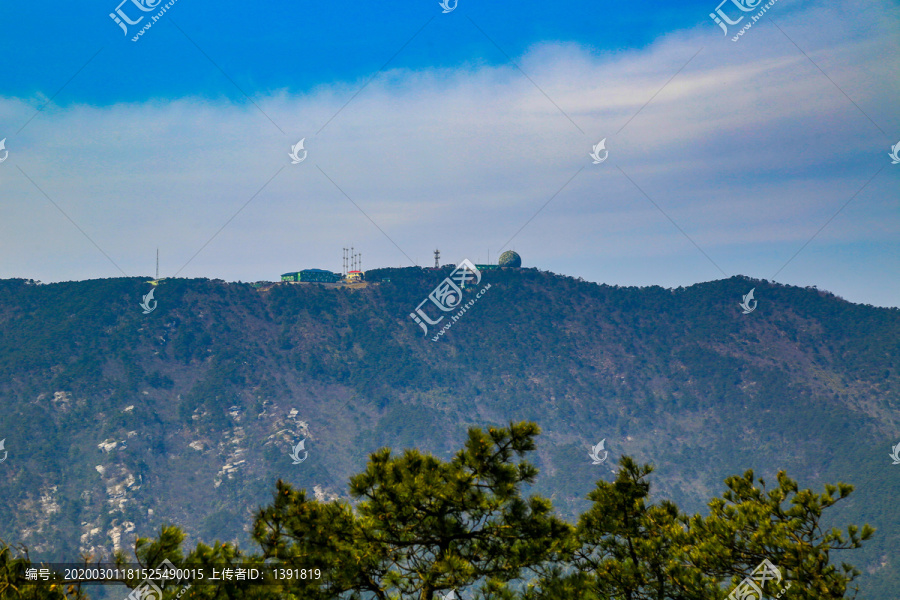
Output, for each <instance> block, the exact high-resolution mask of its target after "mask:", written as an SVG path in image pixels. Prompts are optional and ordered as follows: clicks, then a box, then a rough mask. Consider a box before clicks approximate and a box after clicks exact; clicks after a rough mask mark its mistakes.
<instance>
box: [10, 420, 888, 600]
mask: <svg viewBox="0 0 900 600" xmlns="http://www.w3.org/2000/svg"><path fill="white" fill-rule="evenodd" d="M537 434H538V428H537V426H536V425H535V424H533V423H528V422H521V423H511V424H510V426H509V427H508V428H490V429H488V430H487V431H483V430H481V429H478V428H471V429H470V430H469V436H468V439H467V441H466V443H465V446H464V448H463V449H462V450H460V451H459V452H457V453H456V455H455V456H454V457H453V458H452V459H451V460H449V461H442V460H439V459H437V458H435V457H433V456H430V455H427V454H422V453H420V452H419V451H417V450H407V451H405V452H404V453H403V455H402V456H399V457H394V456H393V455H392V454H391V451H390V450H389V449H387V448H384V449H381V450H379V451H377V452H375V453H373V454H372V455H371V456H370V458H369V462H368V465H367V467H366V469H365V471H363V472H362V473H359V474H358V475H356V476H354V477H352V478H351V480H350V492H351V496H352V497H353V498H354V499H355V500H357V502H356V504H355V505H351V504H349V503H347V502H344V501H331V502H320V501H318V500H311V499H309V498H308V497H307V495H306V492H305V491H304V490H295V489H293V488H292V487H291V486H290V485H288V484H286V483H284V482H283V481H278V483H277V485H276V492H275V498H274V501H273V503H272V504H270V505H269V506H268V507H266V508H264V509H261V510H260V512H259V513H258V515H257V517H256V520H255V522H254V525H253V536H254V539H255V540H256V542H257V543H258V544H259V545H260V547H261V548H262V554H260V555H243V554H242V553H241V552H240V551H239V550H238V549H237V548H236V547H234V546H232V545H230V544H220V543H216V544H215V545H214V546H212V547H209V546H206V545H204V544H202V543H201V544H198V545H197V548H196V550H194V551H193V552H191V553H190V554H189V555H188V556H186V557H183V556H182V553H181V550H180V545H181V543H182V541H183V538H184V535H183V534H182V533H181V532H180V531H179V530H178V529H177V528H174V527H166V528H163V529H162V531H161V532H160V536H159V538H158V540H155V541H150V540H144V539H141V540H139V541H138V543H137V544H136V548H135V554H136V556H137V557H138V560H139V562H141V563H142V564H144V565H154V564H158V563H160V562H161V561H162V560H163V559H166V558H167V559H169V560H171V561H172V562H173V563H174V564H175V565H176V566H177V567H179V566H182V565H184V566H189V565H190V566H193V567H199V566H203V567H205V568H207V569H212V568H216V569H222V568H225V567H234V566H237V565H238V564H240V565H242V566H247V565H253V566H256V567H259V568H262V566H263V565H267V566H269V567H276V568H277V567H279V566H281V567H288V568H297V567H299V568H304V569H318V570H320V572H321V574H322V577H321V578H319V579H305V580H295V581H293V582H288V583H285V582H281V583H280V584H279V585H271V582H270V585H264V586H253V585H248V584H242V583H221V584H218V585H216V584H212V583H210V582H197V583H194V584H192V586H191V588H190V590H189V594H188V595H186V596H185V597H188V598H203V599H207V598H209V599H212V598H220V597H228V598H242V599H243V598H252V599H254V600H256V599H259V600H263V599H266V600H268V599H270V598H271V599H274V598H304V599H310V600H332V599H337V598H349V599H353V600H357V599H361V598H378V599H379V600H388V599H390V600H403V599H410V600H412V599H416V600H432V599H434V598H435V597H436V596H437V595H438V594H440V595H444V594H446V593H447V592H449V591H450V590H463V589H466V588H479V589H480V593H481V596H482V597H483V598H485V599H487V598H490V599H491V600H568V599H570V598H573V597H577V598H581V599H585V600H613V599H615V600H724V599H725V597H726V595H727V594H728V593H729V591H730V590H731V589H732V588H733V586H734V585H737V584H738V583H740V581H741V580H742V579H743V578H744V577H746V576H748V575H749V574H750V573H751V572H752V571H753V570H754V568H756V567H757V565H758V564H759V563H761V562H762V561H763V560H769V561H771V562H773V563H774V564H775V566H776V567H777V568H778V569H779V570H780V572H781V573H782V574H783V580H782V581H781V582H780V583H779V586H780V587H782V588H787V589H786V591H785V593H784V594H783V595H781V596H780V597H781V598H784V599H785V600H814V599H815V600H838V599H844V598H852V597H854V596H852V595H848V594H849V593H850V584H851V583H852V582H853V580H854V578H855V577H856V576H857V575H858V572H857V571H856V570H855V569H854V568H853V567H852V566H850V565H847V564H844V565H841V567H840V569H838V568H837V567H835V566H834V565H832V564H831V552H833V551H834V550H838V549H845V550H846V549H855V548H859V547H860V546H861V545H862V543H863V541H865V540H867V539H869V538H871V536H872V535H873V533H874V532H873V530H872V529H871V528H870V527H868V526H863V527H862V529H859V528H857V527H856V526H853V525H851V526H849V527H848V528H847V534H846V535H844V534H842V533H841V532H840V531H838V530H837V529H834V530H832V531H828V532H826V531H823V530H822V529H821V519H822V516H823V514H824V512H825V511H826V510H827V509H829V508H831V507H833V506H834V505H835V504H836V503H837V502H839V501H841V500H843V499H846V498H847V497H848V496H849V495H850V493H851V492H852V487H851V486H848V485H845V484H838V485H836V486H834V485H827V486H826V489H825V492H824V493H822V494H815V493H814V492H812V491H811V490H808V489H804V490H800V489H799V487H798V486H797V483H796V482H795V481H793V480H791V479H790V478H788V477H787V476H786V475H785V474H784V473H779V475H778V481H779V485H778V487H777V488H776V489H774V490H771V491H766V489H765V482H764V481H762V480H759V481H758V483H759V486H757V483H756V481H755V480H754V477H753V473H752V472H749V471H748V472H747V473H746V474H745V475H744V476H743V477H730V478H728V479H727V480H726V482H725V483H726V486H727V488H728V489H727V490H726V491H725V493H724V494H723V496H722V498H715V499H713V500H712V501H710V503H709V508H710V513H709V514H708V515H706V516H702V515H699V514H697V515H693V516H688V515H686V514H684V513H682V512H681V511H680V509H679V508H678V507H677V506H676V505H675V503H673V502H671V501H668V500H664V501H661V502H659V503H652V502H650V483H649V481H648V479H647V478H648V476H649V475H650V473H651V472H652V471H653V469H652V468H651V467H650V466H649V465H638V464H637V463H636V462H635V461H634V460H633V459H631V458H630V457H627V456H626V457H623V458H622V459H621V460H620V462H619V466H620V468H619V470H618V472H617V475H616V478H615V480H614V481H613V482H606V481H602V480H601V481H598V482H597V486H596V488H595V489H594V490H593V491H592V492H591V493H590V494H589V500H590V501H591V502H592V506H591V508H590V509H589V510H588V511H586V512H585V513H584V514H582V515H581V517H580V519H579V521H578V525H577V527H572V526H570V525H568V524H566V523H565V522H563V521H561V520H560V519H559V518H558V517H556V516H554V515H553V514H552V506H551V503H550V502H549V501H548V500H546V499H544V498H541V497H539V496H528V497H525V496H523V495H522V487H523V486H525V485H528V484H530V483H532V482H533V481H534V480H535V477H536V476H537V469H536V468H535V467H534V466H533V465H532V464H530V463H529V462H527V461H525V460H523V456H524V455H525V453H527V452H530V451H533V450H534V449H535V442H534V439H535V436H537ZM119 560H120V561H124V556H120V557H119ZM134 583H135V582H131V584H132V585H134ZM523 583H526V584H527V585H524V586H523V585H522V584H523ZM766 585H767V586H768V587H767V589H766V591H767V593H770V594H773V595H774V594H776V593H778V592H779V591H780V590H779V589H775V587H774V586H773V585H772V583H771V582H770V583H768V584H766ZM176 587H178V586H169V587H167V588H165V590H164V591H165V597H166V599H167V600H169V599H171V598H174V597H175V596H174V595H173V594H175V593H176V591H175V590H174V588H176ZM0 597H2V596H0Z"/></svg>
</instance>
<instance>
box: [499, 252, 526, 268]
mask: <svg viewBox="0 0 900 600" xmlns="http://www.w3.org/2000/svg"><path fill="white" fill-rule="evenodd" d="M497 264H499V265H500V266H501V267H512V268H514V269H518V268H519V267H521V266H522V257H521V256H519V255H518V254H517V253H515V252H513V251H512V250H507V251H506V252H504V253H503V254H501V255H500V260H499V261H497Z"/></svg>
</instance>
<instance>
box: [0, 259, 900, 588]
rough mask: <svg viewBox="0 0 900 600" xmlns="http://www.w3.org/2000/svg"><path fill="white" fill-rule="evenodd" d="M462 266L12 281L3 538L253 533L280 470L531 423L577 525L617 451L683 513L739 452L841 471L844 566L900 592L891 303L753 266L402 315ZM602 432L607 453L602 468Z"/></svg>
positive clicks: (536, 277) (895, 327) (330, 469)
mask: <svg viewBox="0 0 900 600" xmlns="http://www.w3.org/2000/svg"><path fill="white" fill-rule="evenodd" d="M449 272H450V271H449V270H448V269H442V270H438V271H433V270H424V269H418V268H407V269H378V270H373V271H369V272H368V273H367V278H368V279H369V281H370V283H369V285H368V286H367V287H365V288H359V289H342V288H331V287H326V286H319V285H316V284H293V285H292V284H276V285H273V286H272V287H269V288H268V289H265V287H264V288H259V289H257V288H254V287H253V286H252V285H250V284H244V283H231V284H228V283H225V282H223V281H221V280H203V279H193V280H188V279H170V280H163V281H162V282H161V283H160V285H159V286H157V287H156V288H155V289H156V290H157V291H156V293H155V299H156V300H157V302H158V307H157V309H155V310H154V311H153V312H151V313H150V314H147V315H144V314H143V313H142V310H141V309H140V307H139V306H138V304H139V302H140V299H141V298H142V296H143V295H144V294H146V293H147V291H148V288H147V283H146V279H142V278H117V279H103V280H91V281H84V282H64V283H57V284H45V285H35V284H33V283H29V282H28V281H26V280H3V281H0V348H2V350H0V375H2V378H0V399H2V404H3V406H4V407H5V410H4V411H2V414H0V437H4V436H5V437H6V439H7V442H6V450H7V451H9V453H10V455H9V460H7V461H6V462H5V464H0V493H3V494H4V497H5V498H7V499H8V502H7V503H6V506H5V507H0V538H3V539H5V540H7V541H15V542H22V543H25V544H27V545H29V546H30V547H32V548H33V550H34V551H35V555H36V556H39V557H47V558H57V559H62V558H63V557H66V558H67V559H68V560H67V562H72V561H73V559H74V557H75V556H76V555H77V552H79V551H84V550H93V551H94V552H104V553H108V552H109V551H110V550H112V548H113V546H115V545H118V546H119V547H125V548H127V547H128V544H129V543H130V541H131V540H133V538H134V536H136V535H142V536H147V535H152V533H153V530H154V529H158V527H159V526H160V524H162V523H164V522H175V523H176V524H178V525H180V526H182V527H183V528H184V529H185V530H186V532H187V533H188V535H189V538H188V539H189V542H190V543H196V542H197V541H201V540H202V541H204V542H207V543H209V542H211V541H212V539H213V538H216V537H218V538H219V539H237V540H240V541H242V542H246V539H247V536H246V532H244V531H242V528H243V527H245V526H246V525H247V524H248V523H249V522H250V515H252V513H253V511H254V510H255V509H256V508H257V507H258V506H259V505H261V504H264V503H266V502H268V501H269V500H270V494H271V487H272V485H273V482H274V481H275V479H277V478H283V479H285V480H286V481H291V482H293V483H294V484H295V485H297V486H299V487H307V488H308V489H310V490H316V496H317V497H318V496H321V497H322V498H323V499H324V498H328V497H335V496H337V495H340V496H342V497H344V496H345V495H346V481H347V479H348V478H349V477H350V475H352V474H353V473H355V472H357V471H359V470H360V469H361V468H362V467H363V466H364V463H365V457H366V456H367V455H368V454H369V453H371V452H373V451H375V450H377V449H378V448H379V447H382V446H390V447H392V448H394V449H396V450H398V451H399V450H400V449H401V448H403V447H411V446H416V447H419V448H422V449H423V450H425V451H430V452H432V453H434V454H436V455H438V456H442V455H445V454H446V453H448V452H450V451H452V449H453V448H456V447H458V445H459V443H460V442H461V440H462V439H464V435H465V429H466V427H468V426H470V425H477V426H484V425H489V424H505V423H508V422H511V421H516V420H532V421H534V422H536V423H538V424H539V425H540V426H541V428H542V429H543V431H544V434H543V435H542V436H541V439H540V443H539V445H538V449H537V452H536V456H535V457H534V461H535V463H536V464H537V466H538V467H539V468H540V469H541V475H540V476H539V479H538V481H537V483H536V484H535V490H536V491H538V492H540V493H543V494H545V495H547V496H548V497H553V498H554V505H555V506H556V507H557V509H558V510H559V511H560V513H561V514H563V515H565V516H567V517H571V516H572V515H574V514H576V513H577V512H578V511H579V510H581V509H582V508H583V507H584V506H586V501H585V500H584V496H585V494H586V493H587V491H589V490H590V489H591V487H592V484H593V482H594V481H596V479H597V478H598V477H606V478H609V477H610V476H611V474H610V469H609V465H611V464H614V462H615V460H617V458H618V456H621V455H623V454H628V455H632V456H635V457H636V458H637V459H639V460H646V461H648V462H652V463H654V464H655V465H656V466H657V472H656V477H658V487H657V488H656V489H657V491H658V493H659V497H670V498H672V499H674V500H676V501H677V502H679V504H683V505H684V506H685V507H686V508H687V509H690V510H695V509H698V508H702V503H703V502H704V501H705V500H707V499H708V498H710V497H712V496H715V495H718V493H720V491H721V489H722V485H721V482H722V480H723V479H724V477H725V476H727V475H732V474H737V473H742V472H743V471H744V470H746V469H747V468H755V469H756V470H757V471H759V472H760V473H765V474H766V475H767V476H769V475H770V474H774V473H775V472H776V471H777V470H779V469H786V470H787V471H788V473H789V474H790V475H791V476H794V477H797V478H799V479H800V481H801V484H802V485H806V486H817V485H821V484H822V483H824V482H826V481H827V482H832V481H836V480H844V481H847V482H848V483H853V484H855V485H856V486H857V492H856V493H855V494H854V497H852V498H851V501H850V502H848V503H847V505H846V506H845V507H842V508H841V510H840V511H837V512H836V514H835V516H836V518H837V517H840V518H842V519H844V520H849V521H853V522H860V523H861V522H866V521H867V522H870V523H872V524H873V525H875V526H876V527H877V528H878V530H879V531H878V533H877V534H876V537H875V538H874V539H873V540H872V541H871V542H870V543H869V544H868V546H869V547H868V548H864V549H863V550H860V551H857V553H856V554H854V556H853V558H852V561H853V562H855V563H856V564H857V565H858V566H860V567H861V568H862V570H863V571H864V572H865V573H866V576H865V577H864V579H862V580H861V584H862V585H863V588H864V590H867V591H868V592H869V593H868V595H867V596H866V597H871V598H879V597H883V598H885V599H886V600H887V598H888V597H887V596H885V595H884V594H887V592H888V591H889V590H891V589H897V588H896V587H892V586H900V581H898V579H897V574H896V571H897V570H898V569H897V567H896V565H895V564H892V563H893V561H892V560H891V559H890V558H889V550H888V548H890V547H891V544H893V543H896V542H898V541H900V537H898V534H897V532H898V531H900V527H898V525H900V517H897V516H894V515H892V514H890V508H889V506H890V504H889V500H888V499H889V498H891V497H896V494H897V492H898V491H900V490H898V488H900V483H898V474H897V473H900V472H896V473H895V472H893V471H889V470H888V469H889V468H890V466H891V465H890V462H889V459H888V457H887V453H888V452H889V450H890V447H891V446H892V445H893V444H895V443H896V442H897V441H900V427H898V423H897V419H896V414H897V408H898V406H900V399H898V389H900V386H898V377H897V367H898V356H900V342H898V340H900V336H898V335H897V334H898V333H900V310H898V309H896V308H879V307H872V306H868V305H856V304H852V303H849V302H846V301H844V300H842V299H840V298H838V297H836V296H834V295H832V294H829V293H827V292H823V291H820V290H816V289H814V288H797V287H792V286H786V285H781V284H775V283H770V282H767V281H762V280H753V279H750V278H745V277H741V276H736V277H732V278H729V279H725V280H718V281H714V282H707V283H702V284H697V285H694V286H690V287H687V288H674V289H665V288H660V287H656V286H651V287H645V288H633V287H618V286H609V285H603V284H594V283H589V282H584V281H579V280H577V279H574V278H571V277H564V276H559V275H555V274H552V273H546V272H541V271H538V270H536V269H502V270H496V271H486V272H484V273H483V278H482V282H481V284H480V285H479V286H477V288H476V290H477V289H480V288H482V287H483V286H484V285H485V284H487V283H490V284H491V288H490V289H489V290H488V291H487V292H486V293H484V294H483V295H482V297H481V298H480V299H479V300H478V301H477V302H476V303H475V304H474V305H473V306H472V307H471V308H470V309H469V310H468V311H467V312H466V313H465V314H463V315H462V316H461V318H460V319H459V320H458V321H457V322H456V323H454V325H453V327H452V328H451V329H450V330H448V331H447V333H446V334H445V335H443V336H442V337H441V338H440V339H439V340H438V341H437V342H432V341H431V339H430V337H431V336H425V337H423V336H422V330H421V328H420V327H419V326H418V325H417V324H416V323H415V322H414V321H413V319H411V318H410V317H409V314H410V313H411V312H413V311H414V310H415V308H416V306H417V305H419V303H420V302H422V300H424V299H426V297H427V296H428V294H429V292H431V290H432V289H433V288H434V287H435V286H436V285H437V284H439V283H440V282H441V281H442V280H443V278H444V277H446V276H447V275H448V274H449ZM384 280H389V281H384ZM751 288H755V298H756V300H757V302H758V305H757V307H756V309H755V310H754V311H753V312H752V313H750V314H742V310H741V308H740V306H739V303H740V301H741V299H742V297H743V296H744V295H745V294H746V293H747V292H748V291H749V290H750V289H751ZM261 290H263V291H261ZM474 293H475V291H473V290H471V289H470V290H466V291H465V293H464V300H465V301H468V300H469V299H471V298H472V297H473V295H474ZM448 314H452V313H448ZM128 407H132V408H131V409H130V410H126V409H128ZM232 409H236V410H232ZM294 411H295V412H294ZM893 438H898V439H896V440H895V439H893ZM300 439H307V442H306V450H307V451H308V452H309V459H308V460H306V461H304V462H303V463H302V464H301V465H292V464H291V462H292V461H291V460H290V458H289V456H288V453H289V450H290V448H291V447H292V446H293V445H295V444H296V443H297V442H298V441H299V440H300ZM600 439H606V440H607V441H606V449H607V450H608V451H609V452H610V460H609V461H607V462H606V463H604V464H603V465H601V466H596V465H591V461H590V459H589V457H588V452H589V450H590V448H591V447H592V446H593V445H594V444H596V443H597V442H599V441H600ZM123 442H124V445H123ZM113 443H115V445H114V446H111V445H112V444H113ZM103 448H108V450H104V449H103ZM97 467H101V469H98V468H97ZM54 486H56V487H55V489H54ZM116 538H118V543H117V544H113V543H112V542H113V541H114V540H116Z"/></svg>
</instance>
